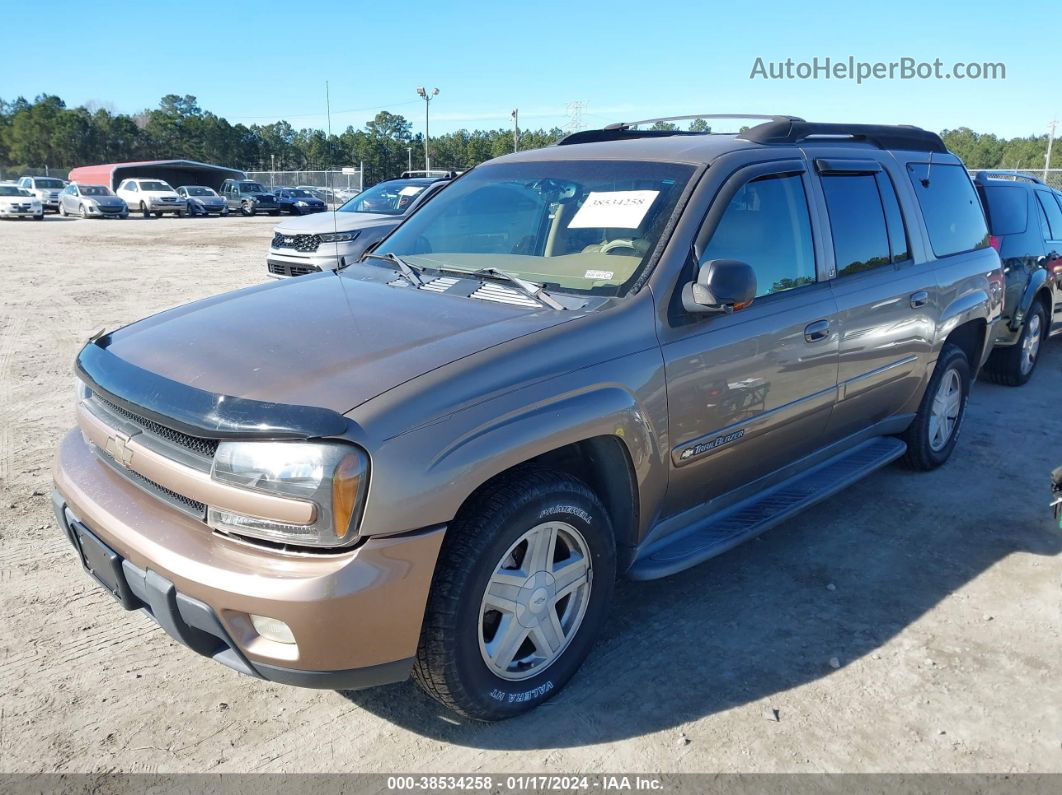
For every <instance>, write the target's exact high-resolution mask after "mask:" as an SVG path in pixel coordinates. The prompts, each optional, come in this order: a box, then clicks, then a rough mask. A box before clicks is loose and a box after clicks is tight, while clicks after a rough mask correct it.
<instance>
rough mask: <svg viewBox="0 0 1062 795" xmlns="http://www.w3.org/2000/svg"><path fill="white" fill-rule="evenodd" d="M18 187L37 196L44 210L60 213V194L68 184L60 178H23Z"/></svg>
mask: <svg viewBox="0 0 1062 795" xmlns="http://www.w3.org/2000/svg"><path fill="white" fill-rule="evenodd" d="M18 186H19V187H20V188H22V189H24V190H28V191H29V192H30V193H32V194H33V195H34V196H36V197H37V198H38V199H39V200H40V202H41V207H43V208H44V210H46V211H47V210H51V211H52V212H55V213H57V212H59V193H60V192H61V191H62V190H63V188H65V187H66V183H65V182H63V181H62V180H61V179H59V178H58V177H22V179H20V180H19V181H18Z"/></svg>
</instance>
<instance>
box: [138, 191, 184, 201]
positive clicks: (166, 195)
mask: <svg viewBox="0 0 1062 795" xmlns="http://www.w3.org/2000/svg"><path fill="white" fill-rule="evenodd" d="M138 192H139V193H140V194H141V195H143V196H147V197H148V198H151V199H176V198H177V194H176V193H174V192H173V191H170V190H142V191H138Z"/></svg>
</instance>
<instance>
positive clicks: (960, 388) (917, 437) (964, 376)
mask: <svg viewBox="0 0 1062 795" xmlns="http://www.w3.org/2000/svg"><path fill="white" fill-rule="evenodd" d="M970 381H971V379H970V363H969V361H968V360H967V359H966V354H965V353H963V351H962V349H961V348H959V347H958V346H957V345H952V344H951V343H948V344H946V345H945V346H944V347H943V349H941V351H940V358H939V359H937V366H936V369H934V370H933V376H932V377H931V378H930V379H929V384H928V385H927V386H926V391H925V394H924V395H923V396H922V403H921V405H920V406H919V407H918V414H916V415H915V419H914V422H912V423H911V426H910V427H909V428H908V429H907V430H906V431H905V432H904V434H903V437H902V438H903V440H904V441H905V442H907V453H906V454H905V455H904V458H903V462H904V464H906V465H907V466H908V467H909V468H911V469H921V470H929V469H936V468H937V467H938V466H940V465H941V464H943V463H944V462H945V461H947V460H948V458H949V457H951V451H952V450H954V449H955V443H956V442H957V441H958V439H959V431H960V429H961V428H962V420H963V417H964V416H966V401H967V399H968V398H969V396H970Z"/></svg>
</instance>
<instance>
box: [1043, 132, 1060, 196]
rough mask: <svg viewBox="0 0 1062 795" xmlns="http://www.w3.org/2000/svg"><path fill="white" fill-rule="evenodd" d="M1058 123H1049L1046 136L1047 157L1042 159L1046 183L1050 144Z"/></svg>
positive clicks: (1049, 163)
mask: <svg viewBox="0 0 1062 795" xmlns="http://www.w3.org/2000/svg"><path fill="white" fill-rule="evenodd" d="M1057 125H1058V121H1057V120H1055V121H1052V122H1051V132H1050V133H1049V134H1048V136H1047V157H1045V158H1044V182H1047V169H1049V168H1051V144H1053V143H1054V142H1055V127H1056V126H1057Z"/></svg>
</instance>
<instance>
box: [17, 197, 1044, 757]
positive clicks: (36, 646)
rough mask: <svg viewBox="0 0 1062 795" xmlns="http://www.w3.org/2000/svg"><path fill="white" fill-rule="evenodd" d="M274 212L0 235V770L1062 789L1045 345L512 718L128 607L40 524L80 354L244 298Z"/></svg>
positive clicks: (682, 582)
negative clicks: (999, 775) (838, 777)
mask: <svg viewBox="0 0 1062 795" xmlns="http://www.w3.org/2000/svg"><path fill="white" fill-rule="evenodd" d="M275 220H276V219H272V218H268V217H267V218H252V219H244V218H230V219H214V218H209V219H184V220H180V219H168V218H167V219H161V220H155V219H151V220H143V219H140V218H135V219H129V220H127V221H76V220H63V219H59V218H57V217H55V216H48V217H47V218H46V219H45V221H43V222H0V266H2V272H3V275H4V281H3V288H2V291H0V558H2V563H0V655H2V656H0V693H3V696H2V701H0V771H2V772H14V771H20V772H31V771H32V772H38V771H43V772H51V771H68V772H69V771H153V772H155V771H157V772H173V771H214V772H218V771H270V772H280V771H306V772H308V771H361V772H368V771H374V772H375V771H386V772H444V771H445V772H504V771H522V772H532V771H546V770H548V771H553V772H574V771H593V770H609V771H644V772H648V771H656V772H693V771H723V772H736V771H762V772H776V771H804V772H822V771H853V772H868V771H904V772H914V771H971V772H974V771H976V772H1012V771H1052V772H1062V677H1060V676H1059V673H1060V670H1062V669H1060V660H1062V641H1060V631H1062V627H1060V617H1062V565H1060V562H1062V556H1060V551H1062V534H1060V532H1059V530H1058V529H1057V528H1056V527H1054V526H1053V523H1052V521H1051V520H1050V518H1049V515H1048V508H1047V502H1048V491H1049V489H1048V473H1049V471H1050V469H1051V468H1052V467H1054V466H1058V465H1059V464H1060V463H1062V444H1060V440H1062V410H1060V409H1062V343H1060V342H1058V341H1056V342H1054V343H1053V344H1050V345H1048V346H1047V349H1046V351H1045V354H1044V359H1043V361H1042V362H1041V364H1040V370H1039V372H1038V373H1037V375H1036V376H1035V378H1034V379H1033V381H1032V382H1031V383H1030V384H1029V385H1028V386H1027V387H1025V388H1022V389H1010V388H1006V387H997V386H994V385H991V384H986V383H981V384H979V385H978V387H977V389H976V391H975V393H974V395H973V397H972V399H971V403H970V411H969V414H968V415H967V419H966V425H965V426H964V431H963V435H962V438H961V440H960V442H959V445H958V449H957V450H956V453H955V455H954V457H953V459H952V461H951V463H949V464H948V465H947V466H946V467H944V468H943V469H942V470H938V471H936V472H933V473H930V474H912V473H908V472H905V471H903V470H900V469H897V468H889V469H887V470H884V471H883V472H880V473H878V474H876V475H874V476H872V477H871V478H869V479H867V480H865V481H863V482H862V483H860V484H858V485H856V486H854V487H852V488H850V489H849V490H847V491H846V492H844V493H843V494H842V495H840V496H839V497H837V498H835V499H833V500H831V501H829V502H828V503H825V504H822V505H820V506H818V507H817V508H815V509H812V510H811V511H809V512H807V513H805V514H803V515H802V516H801V517H799V518H798V519H797V520H795V521H792V522H790V523H788V524H787V525H786V526H784V527H781V528H778V529H776V530H774V531H772V532H770V533H768V534H767V535H765V536H763V537H761V538H760V539H758V540H756V541H753V542H751V543H749V544H746V545H745V546H743V547H740V548H738V549H737V550H735V551H733V552H731V553H728V554H726V555H724V556H722V557H720V558H717V559H715V560H713V561H711V562H709V563H707V564H704V565H702V566H699V567H697V568H695V569H693V570H690V571H687V572H685V573H683V574H680V575H677V576H675V577H672V578H670V579H667V580H662V581H657V582H650V583H641V584H634V583H629V584H626V585H624V586H622V587H621V588H620V589H619V592H618V594H617V598H616V604H615V606H614V610H613V612H612V618H611V620H610V622H609V624H608V626H607V627H606V631H605V633H604V637H603V638H602V641H601V642H600V644H599V645H598V646H597V648H596V650H595V651H594V652H593V654H592V655H591V657H590V659H589V660H588V662H587V664H586V665H585V666H584V667H583V669H582V671H581V672H580V673H579V674H578V675H577V676H576V678H575V679H574V680H573V681H572V683H571V684H570V685H569V686H568V688H567V689H566V690H565V691H564V692H562V693H561V694H560V695H559V696H558V697H557V698H555V699H553V701H551V702H550V703H549V704H547V705H546V706H545V707H543V708H542V709H540V710H538V711H537V712H535V713H532V714H531V715H529V716H527V717H524V718H519V719H516V720H513V721H510V722H508V723H504V724H500V725H493V726H485V725H473V724H468V723H465V722H462V721H460V720H456V719H455V718H454V717H453V716H450V715H446V714H442V711H441V710H440V709H439V708H437V707H436V706H435V704H434V702H432V701H430V700H428V699H427V697H425V696H422V695H421V694H420V692H419V691H418V690H416V689H415V688H414V687H413V685H412V684H411V683H406V684H402V685H395V686H391V687H387V688H381V689H378V690H373V691H363V692H358V693H346V694H343V693H338V692H331V691H313V690H298V689H294V688H285V687H282V686H280V685H273V684H268V683H263V682H258V681H254V680H251V679H248V678H243V677H240V676H239V675H237V674H236V673H234V672H232V671H230V670H228V669H226V668H223V667H221V666H219V665H217V664H214V663H211V662H210V661H208V660H205V659H203V658H200V657H198V656H196V655H195V654H193V653H192V652H190V651H187V650H185V649H183V648H181V647H179V646H178V645H177V644H175V643H174V642H173V641H171V640H170V639H169V638H168V637H167V635H166V634H165V633H164V632H163V631H162V630H161V629H159V628H158V627H156V626H155V625H154V624H153V623H152V622H151V621H150V620H149V619H147V618H146V617H145V616H143V615H142V614H140V613H125V612H123V611H121V610H120V609H119V608H118V607H117V606H116V605H115V604H114V602H113V600H112V599H111V598H110V597H109V596H107V595H106V594H104V593H103V592H102V591H101V590H100V589H99V588H98V587H96V586H95V585H94V584H92V583H91V581H90V580H89V578H88V577H87V576H86V575H84V574H83V573H82V572H81V571H80V567H79V566H78V565H77V563H76V561H75V557H74V553H73V552H72V551H71V549H70V548H69V545H68V542H67V541H66V540H65V538H63V537H62V536H61V535H60V533H59V531H58V529H57V528H56V527H55V526H54V523H53V519H52V516H51V511H50V506H49V499H48V494H49V492H50V489H51V474H50V465H51V456H52V451H53V450H54V448H55V445H56V442H57V441H58V439H59V437H60V435H61V434H62V433H63V432H64V431H65V430H66V429H67V428H68V427H69V426H70V425H71V424H72V412H71V401H72V397H73V380H72V371H71V362H72V360H73V357H74V354H75V353H76V351H77V349H78V347H79V346H80V344H81V343H82V341H83V340H84V339H85V338H86V337H88V336H89V335H90V334H91V333H93V332H95V331H96V330H98V329H100V328H102V327H106V328H114V327H116V326H118V325H120V324H124V323H128V322H130V321H133V320H136V319H137V318H140V317H142V316H144V315H147V314H150V313H152V312H157V311H159V310H161V309H164V308H167V307H171V306H174V305H177V304H181V303H184V302H186V301H190V300H193V299H197V298H201V297H204V296H208V295H212V294H214V293H218V292H221V291H223V290H228V289H232V288H237V287H243V286H246V285H250V284H254V283H256V282H258V281H261V280H263V279H264V278H265V267H264V254H265V249H266V246H267V245H268V240H269V237H270V229H271V226H272V225H273V223H275ZM278 322H283V318H278ZM831 660H832V661H833V664H831Z"/></svg>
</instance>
